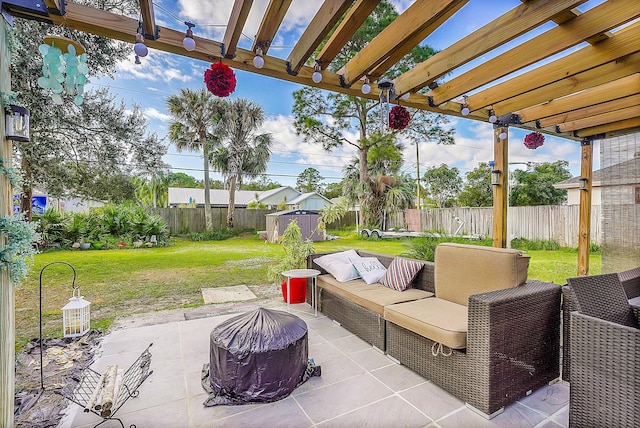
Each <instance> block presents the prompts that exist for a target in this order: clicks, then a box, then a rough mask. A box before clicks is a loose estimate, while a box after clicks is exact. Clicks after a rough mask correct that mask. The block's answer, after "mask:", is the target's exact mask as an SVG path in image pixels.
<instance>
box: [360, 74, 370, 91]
mask: <svg viewBox="0 0 640 428" xmlns="http://www.w3.org/2000/svg"><path fill="white" fill-rule="evenodd" d="M360 90H361V91H362V93H363V94H365V95H367V94H368V93H369V92H371V85H370V84H369V77H368V76H364V84H363V85H362V88H360Z"/></svg>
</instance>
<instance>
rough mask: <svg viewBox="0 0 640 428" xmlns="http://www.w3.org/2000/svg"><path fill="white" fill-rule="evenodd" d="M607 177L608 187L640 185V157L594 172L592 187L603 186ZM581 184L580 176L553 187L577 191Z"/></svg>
mask: <svg viewBox="0 0 640 428" xmlns="http://www.w3.org/2000/svg"><path fill="white" fill-rule="evenodd" d="M629 171H635V174H629ZM605 177H606V179H605V184H606V185H622V184H640V157H636V158H633V159H631V160H628V161H626V162H621V163H618V164H615V165H611V166H608V167H606V168H602V169H598V170H596V171H593V173H592V174H591V181H592V183H593V184H592V186H593V187H600V186H602V184H603V183H602V179H603V178H605ZM579 183H580V177H579V176H578V177H571V178H570V179H568V180H565V181H561V182H559V183H556V184H554V185H553V187H555V188H557V189H575V188H577V187H578V184H579Z"/></svg>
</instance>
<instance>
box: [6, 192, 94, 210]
mask: <svg viewBox="0 0 640 428" xmlns="http://www.w3.org/2000/svg"><path fill="white" fill-rule="evenodd" d="M103 205H104V203H103V202H101V201H95V200H92V199H81V198H69V197H63V198H55V197H52V196H48V195H47V194H46V193H44V192H41V191H40V190H37V189H33V196H32V198H31V209H32V214H33V215H42V214H44V212H45V211H46V210H48V209H49V208H53V209H55V210H56V211H59V212H60V213H62V214H64V213H88V212H89V210H90V209H91V208H96V207H101V206H103ZM13 212H14V214H18V213H20V195H14V196H13Z"/></svg>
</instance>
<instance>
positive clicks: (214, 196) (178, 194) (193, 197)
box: [169, 187, 262, 208]
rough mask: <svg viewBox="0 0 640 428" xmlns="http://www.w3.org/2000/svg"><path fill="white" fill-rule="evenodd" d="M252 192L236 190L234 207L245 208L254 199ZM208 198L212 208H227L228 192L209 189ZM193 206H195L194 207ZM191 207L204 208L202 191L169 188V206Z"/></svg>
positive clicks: (253, 192)
mask: <svg viewBox="0 0 640 428" xmlns="http://www.w3.org/2000/svg"><path fill="white" fill-rule="evenodd" d="M256 193H258V194H260V193H262V192H256V191H254V190H236V197H235V207H236V208H246V207H247V204H248V203H249V202H251V201H252V200H254V199H255V197H256ZM209 195H210V196H209V197H210V201H211V206H212V207H217V208H223V207H228V206H229V190H226V189H209ZM194 204H195V205H194ZM181 205H182V206H185V205H186V206H191V205H194V206H196V207H204V189H189V188H182V187H169V206H170V207H179V206H181Z"/></svg>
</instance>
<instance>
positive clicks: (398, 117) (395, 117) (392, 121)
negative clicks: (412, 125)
mask: <svg viewBox="0 0 640 428" xmlns="http://www.w3.org/2000/svg"><path fill="white" fill-rule="evenodd" d="M410 120H411V116H410V115H409V111H408V110H407V109H406V108H404V107H402V106H394V107H393V108H392V109H391V111H390V112H389V128H391V129H396V130H398V131H400V130H402V129H404V128H406V127H407V125H408V124H409V121H410Z"/></svg>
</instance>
